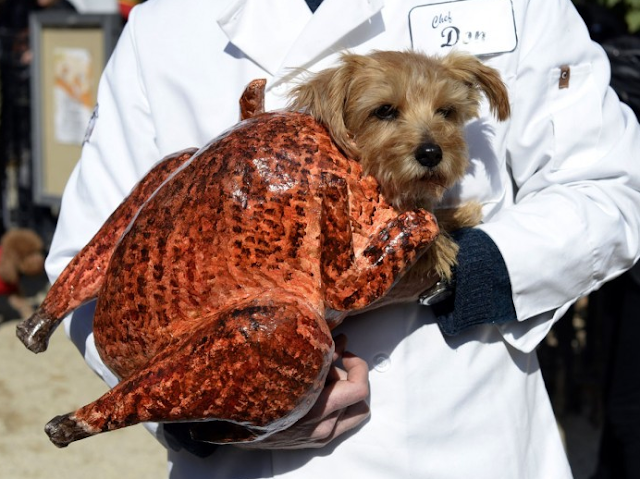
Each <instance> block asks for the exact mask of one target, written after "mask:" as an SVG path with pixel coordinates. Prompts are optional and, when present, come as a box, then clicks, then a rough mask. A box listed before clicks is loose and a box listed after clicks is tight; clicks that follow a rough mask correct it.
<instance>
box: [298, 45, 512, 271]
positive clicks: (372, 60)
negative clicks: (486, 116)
mask: <svg viewBox="0 0 640 479" xmlns="http://www.w3.org/2000/svg"><path fill="white" fill-rule="evenodd" d="M482 94H484V95H485V96H486V98H487V99H488V101H489V106H490V109H491V112H492V113H493V114H494V115H495V116H496V117H497V119H498V120H500V121H504V120H506V119H507V118H508V117H509V114H510V107H509V99H508V94H507V89H506V87H505V85H504V83H503V82H502V80H501V79H500V75H499V73H498V72H497V71H496V70H495V69H493V68H491V67H488V66H486V65H484V64H483V63H482V62H480V61H479V60H478V59H476V58H475V57H473V56H471V55H466V54H460V53H451V54H449V55H447V56H443V57H432V56H426V55H424V54H421V53H417V52H411V51H407V52H397V51H376V52H373V53H371V54H369V55H366V56H363V55H355V54H345V55H343V56H342V58H341V63H340V64H339V65H338V66H337V67H335V68H330V69H327V70H323V71H321V72H319V73H316V74H314V75H312V76H311V77H310V78H309V79H308V80H306V81H305V82H304V84H301V85H299V86H297V87H296V88H295V89H294V90H293V92H292V101H291V104H290V108H291V109H293V110H302V111H305V112H307V113H309V114H311V115H312V116H314V117H315V118H316V120H318V121H320V122H321V123H323V124H324V125H325V126H326V127H327V128H328V129H329V132H330V134H331V136H332V138H333V140H334V141H335V142H336V143H337V144H338V146H339V147H340V148H341V149H342V150H343V151H344V153H345V154H346V155H347V156H350V157H352V158H359V159H360V162H361V163H362V165H363V168H364V171H365V173H367V174H370V175H372V176H374V177H375V178H376V179H377V180H378V182H379V183H380V187H381V189H382V193H383V194H384V196H385V197H386V199H387V201H389V202H390V203H391V204H393V205H394V206H395V207H396V208H397V209H399V210H401V211H406V210H412V209H416V208H425V209H427V210H429V211H432V212H433V213H434V214H435V215H436V217H437V219H438V222H439V225H440V228H441V234H440V236H439V237H438V239H437V240H436V241H435V242H434V244H433V246H431V248H430V249H429V250H428V251H427V253H426V254H425V255H424V256H423V258H422V259H421V260H420V261H419V263H418V265H417V266H416V267H414V268H413V269H412V270H411V272H412V273H413V274H410V276H411V277H415V276H421V275H422V274H423V273H425V272H429V271H433V272H435V273H436V274H437V275H438V276H439V277H441V278H445V279H449V278H450V277H451V268H452V266H454V265H455V264H456V256H457V253H458V247H457V245H456V244H455V242H454V241H453V240H452V239H451V238H450V236H449V235H448V234H447V233H446V232H447V231H453V230H456V229H459V228H462V227H470V226H475V225H477V224H479V223H480V221H481V219H482V213H481V208H480V205H479V204H478V203H476V202H469V203H465V204H462V205H460V206H459V207H456V208H453V209H441V210H438V209H435V210H434V206H436V205H437V203H438V202H439V201H440V200H441V199H442V196H443V194H444V192H445V191H446V190H447V189H449V188H451V187H452V186H453V185H454V184H455V183H456V182H458V181H459V180H460V179H461V178H462V176H463V175H464V173H465V171H466V169H467V167H468V165H469V159H468V151H467V144H466V140H465V124H466V123H467V122H468V121H469V120H471V119H473V118H477V117H478V116H479V113H480V103H481V99H482ZM408 276H409V275H408Z"/></svg>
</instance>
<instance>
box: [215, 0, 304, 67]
mask: <svg viewBox="0 0 640 479" xmlns="http://www.w3.org/2000/svg"><path fill="white" fill-rule="evenodd" d="M312 16H313V15H312V14H311V10H309V7H307V4H306V3H305V2H304V0H294V1H286V2H285V1H283V0H235V1H233V2H231V4H230V5H229V7H228V8H227V9H226V10H225V11H224V12H223V14H222V15H221V16H220V18H218V25H220V28H222V31H223V32H224V33H225V34H226V35H227V37H228V38H229V41H230V42H231V43H233V44H234V45H235V46H236V47H237V48H239V49H240V50H241V51H242V52H243V53H244V54H245V55H246V56H247V57H248V58H250V59H251V60H253V61H254V62H255V63H257V64H258V65H259V66H260V67H261V68H263V69H264V70H265V71H267V72H268V73H270V74H271V75H274V74H275V73H276V72H277V71H278V68H279V67H280V65H282V62H283V61H284V58H285V57H286V55H287V52H288V51H289V50H290V49H291V46H292V45H293V44H294V42H295V41H296V39H297V38H298V37H299V36H300V33H301V32H302V30H303V29H304V28H305V26H306V24H307V23H308V22H309V20H311V17H312Z"/></svg>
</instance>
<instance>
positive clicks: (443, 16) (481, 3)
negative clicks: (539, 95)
mask: <svg viewBox="0 0 640 479" xmlns="http://www.w3.org/2000/svg"><path fill="white" fill-rule="evenodd" d="M409 31H410V33H411V44H412V46H413V48H414V49H416V50H422V51H423V52H425V53H431V54H433V53H447V52H449V51H450V50H452V49H455V50H460V51H465V52H468V53H471V54H474V55H491V54H497V53H506V52H511V51H513V50H515V48H516V45H517V44H518V36H517V34H516V25H515V18H514V15H513V5H512V4H511V0H458V1H449V2H442V3H435V4H430V5H422V6H418V7H414V8H413V9H411V11H410V12H409Z"/></svg>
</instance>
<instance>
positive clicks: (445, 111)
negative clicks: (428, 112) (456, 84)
mask: <svg viewBox="0 0 640 479" xmlns="http://www.w3.org/2000/svg"><path fill="white" fill-rule="evenodd" d="M436 113H437V114H438V115H441V116H442V118H444V119H445V120H446V119H451V118H453V117H454V116H455V114H456V109H455V108H454V107H452V106H445V107H443V108H438V109H437V110H436Z"/></svg>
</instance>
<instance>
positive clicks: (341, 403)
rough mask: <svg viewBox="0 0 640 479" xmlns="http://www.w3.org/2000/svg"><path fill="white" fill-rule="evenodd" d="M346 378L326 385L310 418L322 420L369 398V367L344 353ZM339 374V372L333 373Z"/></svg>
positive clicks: (353, 356)
mask: <svg viewBox="0 0 640 479" xmlns="http://www.w3.org/2000/svg"><path fill="white" fill-rule="evenodd" d="M343 364H344V367H345V371H344V372H346V378H344V379H342V380H340V381H336V382H332V383H328V384H327V386H326V387H325V388H324V389H323V391H322V392H321V393H320V396H319V397H318V400H317V401H316V404H315V405H314V406H313V408H311V411H310V412H309V416H310V418H324V417H326V416H328V415H329V414H331V413H333V412H334V411H338V410H340V409H344V408H347V407H349V406H351V405H353V404H356V403H358V402H360V401H364V400H365V399H367V398H368V396H369V367H368V365H367V362H366V361H364V360H363V359H361V358H359V357H357V356H355V355H353V354H352V353H348V352H345V353H344V355H343ZM335 373H337V374H340V371H337V372H335ZM335 373H334V374H335Z"/></svg>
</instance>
